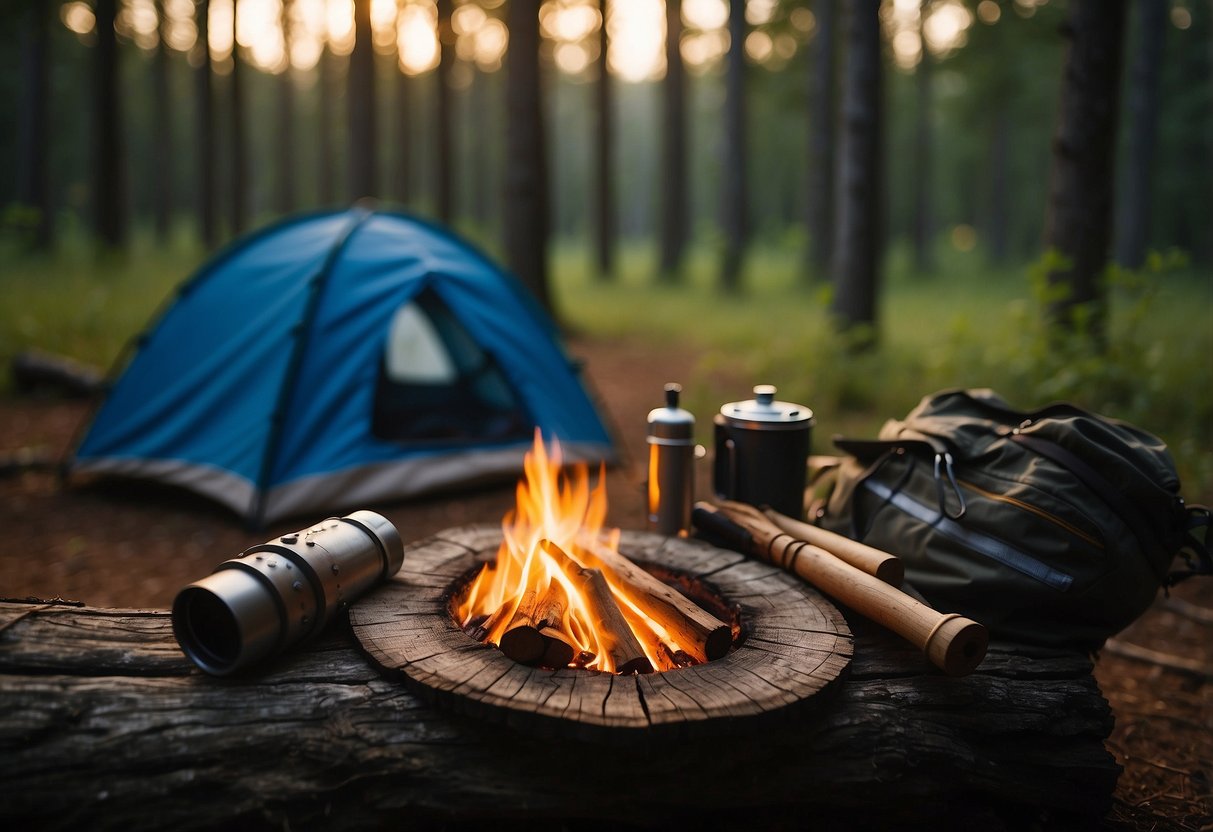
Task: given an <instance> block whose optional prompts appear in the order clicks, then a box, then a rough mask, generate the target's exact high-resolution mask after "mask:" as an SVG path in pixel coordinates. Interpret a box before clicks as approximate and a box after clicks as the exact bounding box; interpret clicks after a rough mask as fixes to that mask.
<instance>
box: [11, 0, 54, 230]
mask: <svg viewBox="0 0 1213 832" xmlns="http://www.w3.org/2000/svg"><path fill="white" fill-rule="evenodd" d="M50 9H51V4H48V3H41V2H35V3H30V4H29V7H28V8H27V9H26V10H25V14H24V19H23V23H22V25H23V28H24V30H25V31H24V32H23V35H24V36H23V37H22V48H21V77H22V88H21V89H22V101H21V109H20V112H21V114H22V117H21V118H20V120H19V134H20V135H19V136H18V146H19V150H18V158H17V180H18V181H17V199H18V201H19V202H20V203H21V204H22V205H24V206H26V207H27V208H29V209H32V210H33V211H34V212H35V214H34V216H33V228H32V232H33V233H32V235H31V238H30V245H31V246H32V247H33V248H35V249H37V250H41V251H45V250H47V249H49V248H50V247H51V242H52V240H53V239H54V220H55V217H54V205H53V203H52V201H51V183H50V164H49V161H48V152H49V149H50V145H49V141H50V25H51V24H50V15H49V11H50Z"/></svg>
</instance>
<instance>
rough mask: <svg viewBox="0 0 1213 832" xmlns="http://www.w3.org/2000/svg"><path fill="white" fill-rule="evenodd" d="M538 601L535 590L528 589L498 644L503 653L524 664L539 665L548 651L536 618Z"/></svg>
mask: <svg viewBox="0 0 1213 832" xmlns="http://www.w3.org/2000/svg"><path fill="white" fill-rule="evenodd" d="M538 601H539V596H538V593H537V592H535V590H533V589H528V590H527V591H526V592H525V593H523V596H522V600H521V601H520V602H519V604H518V609H517V611H516V612H515V613H514V616H513V618H511V619H510V623H509V624H508V625H507V626H506V628H505V632H504V633H502V634H501V640H500V641H499V642H498V643H497V646H498V647H500V648H501V652H502V653H505V654H506V655H507V656H509V657H510V658H511V659H513V660H514V661H516V662H521V663H522V664H530V665H537V664H539V662H540V661H541V660H542V659H543V654H544V651H545V650H547V642H546V641H544V640H543V636H542V635H541V634H540V632H539V627H538V626H537V623H536V620H535V617H534V616H535V607H536V605H537V604H538Z"/></svg>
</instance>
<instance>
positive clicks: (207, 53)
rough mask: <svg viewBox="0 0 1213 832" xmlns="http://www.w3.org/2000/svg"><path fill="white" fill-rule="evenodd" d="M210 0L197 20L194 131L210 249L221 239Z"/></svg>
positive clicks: (201, 228) (203, 231)
mask: <svg viewBox="0 0 1213 832" xmlns="http://www.w3.org/2000/svg"><path fill="white" fill-rule="evenodd" d="M210 5H211V4H210V0H198V6H197V9H196V17H195V23H196V25H197V27H198V41H197V43H196V44H195V45H194V49H195V50H196V54H197V59H196V60H195V61H194V63H195V65H196V66H197V67H198V68H197V69H196V70H194V77H195V84H196V86H195V95H196V99H195V107H196V109H197V115H196V118H197V122H196V124H195V125H194V132H195V134H196V135H197V136H198V151H197V153H198V167H197V182H198V194H197V197H198V233H199V234H200V235H201V236H202V244H203V246H205V247H206V249H207V250H208V251H210V250H212V249H214V248H215V246H216V244H217V243H218V242H219V231H218V222H217V216H216V214H217V210H218V196H217V189H216V187H215V104H214V95H213V92H212V82H213V80H214V73H213V72H212V71H211V50H210V46H209V43H210V35H209V31H210V30H209V27H208V18H209V16H210Z"/></svg>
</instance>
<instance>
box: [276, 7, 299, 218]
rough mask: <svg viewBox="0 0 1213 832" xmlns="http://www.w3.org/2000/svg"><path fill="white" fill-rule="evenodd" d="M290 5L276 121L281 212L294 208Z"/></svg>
mask: <svg viewBox="0 0 1213 832" xmlns="http://www.w3.org/2000/svg"><path fill="white" fill-rule="evenodd" d="M291 5H292V0H282V16H281V18H280V19H281V21H282V42H283V48H284V49H285V50H286V67H285V68H284V69H283V70H282V74H281V75H279V76H278V79H277V80H278V124H277V125H275V131H274V132H275V136H276V141H275V143H274V160H275V162H276V163H277V168H278V172H277V177H276V178H277V180H278V181H277V183H276V184H277V188H276V191H277V194H276V199H275V202H276V203H277V206H276V207H277V209H278V213H279V214H289V213H290V212H291V211H294V210H295V193H296V189H295V79H294V77H293V74H292V71H291Z"/></svg>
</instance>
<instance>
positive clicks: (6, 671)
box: [0, 529, 1118, 830]
mask: <svg viewBox="0 0 1213 832" xmlns="http://www.w3.org/2000/svg"><path fill="white" fill-rule="evenodd" d="M495 534H498V535H499V534H500V533H499V532H495V533H494V530H489V531H487V532H486V531H485V530H475V529H473V530H466V529H465V530H459V531H458V532H457V533H453V534H444V535H442V536H441V539H435V540H433V541H431V543H432V544H433V545H441V546H444V547H447V549H448V550H449V551H450V552H452V553H460V554H459V556H462V555H466V553H467V552H468V551H469V550H471V551H481V550H483V549H484V548H487V547H489V546H491V545H492V539H493V538H494V536H495ZM688 549H693V551H694V553H696V554H695V556H696V557H701V558H702V559H704V560H705V561H706V560H710V559H711V558H710V557H708V556H707V555H705V554H704V553H703V552H701V551H700V548H699V547H690V546H688ZM729 557H730V558H734V557H735V559H732V560H730V562H729V565H728V566H725V567H723V568H721V570H720V573H721V574H722V573H725V572H736V573H737V577H736V578H735V580H737V581H738V582H739V583H741V584H743V585H744V583H745V580H744V579H743V577H742V576H743V575H745V574H752V575H754V576H755V580H761V579H760V578H759V577H758V576H760V575H761V574H762V570H755V571H753V572H751V571H750V570H753V569H754V568H755V567H759V566H762V565H761V564H751V563H749V562H746V561H742V560H741V559H740V556H731V555H730V556H729ZM689 559H690V556H688V560H689ZM404 568H405V569H406V570H407V569H409V563H408V560H407V559H406V562H405V567H404ZM692 571H694V570H692ZM696 574H701V575H703V579H704V580H705V581H714V580H715V579H716V577H718V576H717V575H711V574H704V573H703V572H702V571H700V572H696ZM410 580H415V581H418V582H422V583H426V584H427V585H430V586H432V587H434V588H435V589H436V590H438V591H442V590H443V588H444V587H445V585H446V583H445V580H444V579H443V578H441V577H439V576H433V575H430V576H426V575H423V574H419V573H411V575H410ZM387 591H390V587H385V588H383V589H382V590H380V592H387ZM768 600H769V605H770V608H771V610H772V616H771V621H772V622H774V623H772V624H771V625H770V627H769V628H768V629H767V630H766V631H760V630H759V628H755V631H754V632H752V633H751V634H750V636H749V638H748V639H747V641H746V646H748V647H749V648H751V649H748V650H744V651H743V650H738V651H736V652H735V653H733V654H732V655H731V656H730V658H731V659H732V660H733V661H734V662H736V663H737V669H738V670H739V671H740V670H744V671H746V672H749V673H750V681H748V682H745V683H744V684H747V685H752V686H753V687H754V690H755V691H758V690H762V691H766V690H767V689H768V687H773V688H776V689H779V688H782V687H784V686H786V684H787V681H788V679H792V678H796V675H797V674H798V673H803V672H804V670H805V668H803V667H787V668H783V667H781V666H780V665H779V663H778V662H776V663H775V664H776V667H778V668H779V670H778V671H777V672H771V671H769V668H770V666H771V665H770V663H768V662H767V661H766V659H765V658H764V657H763V656H761V655H760V653H761V652H762V651H763V650H764V649H766V648H764V645H768V644H776V643H777V642H774V641H772V637H773V633H774V631H775V629H776V624H777V623H779V618H780V617H779V615H778V614H777V610H779V609H780V606H781V603H782V602H781V601H780V599H779V597H778V596H773V597H771V598H769V599H768ZM742 603H743V605H744V604H750V605H753V604H757V603H759V601H758V600H757V599H756V598H753V597H751V598H746V599H743V600H742ZM361 609H362V607H361V606H359V610H361ZM398 612H399V611H397V613H394V614H398ZM847 618H848V621H849V622H850V625H851V627H852V629H853V630H854V633H855V642H854V658H853V660H852V664H851V667H850V672H849V673H848V674H846V675H845V676H844V677H843V678H841V679H840V680H839V681H838V682H837V683H836V684H835V685H834V689H833V691H832V693H833V694H834V695H831V696H818V697H815V704H816V706H815V707H812V708H782V709H777V710H775V711H773V712H772V717H771V718H770V719H769V720H766V721H763V720H755V719H753V718H746V719H745V720H739V723H740V724H743V725H745V726H747V727H746V729H745V730H742V731H734V732H729V731H727V730H723V729H722V731H721V732H720V734H719V735H717V734H716V733H715V732H712V731H707V732H703V733H700V734H696V732H689V733H688V734H687V735H686V736H679V737H677V738H676V739H671V737H669V736H663V735H662V734H661V733H660V732H639V734H638V735H639V736H641V739H640V740H639V741H638V742H630V743H620V744H615V743H611V742H602V741H599V740H601V738H602V737H601V731H600V732H599V734H600V736H598V737H595V741H593V742H586V741H582V740H578V739H560V738H553V737H550V736H544V735H542V734H540V733H536V732H535V731H533V730H531V728H530V727H529V726H527V725H518V726H517V727H516V726H515V725H514V724H511V722H512V721H511V720H509V719H507V720H506V723H507V724H505V725H502V724H498V723H495V722H492V721H489V720H485V719H482V718H474V717H471V716H466V715H461V714H459V713H455V712H453V711H452V709H450V708H444V707H439V706H438V705H437V704H434V703H431V702H430V701H429V697H427V696H421V695H418V694H417V693H416V691H415V689H414V688H413V687H412V686H409V685H404V684H401V683H400V682H399V681H397V680H395V679H393V678H385V676H384V674H383V672H382V671H380V670H378V669H377V668H376V667H375V666H374V665H373V664H371V663H369V662H368V661H367V660H366V657H365V656H364V655H363V654H362V653H361V652H360V650H359V648H358V644H357V642H356V641H355V639H354V638H353V637H352V636H351V634H350V631H349V629H348V628H347V627H346V626H344V625H343V624H341V623H339V622H334V625H333V626H331V627H330V628H329V630H328V631H327V632H326V633H325V634H324V635H323V636H322V637H321V638H320V639H319V640H317V641H314V642H311V643H309V644H307V645H304V646H301V647H300V648H299V649H297V650H294V651H292V652H290V653H288V654H286V655H284V656H281V657H279V658H278V659H276V660H274V661H273V662H271V663H269V664H267V665H266V666H265V667H263V668H259V669H257V672H255V673H250V674H245V675H243V676H238V677H234V678H233V677H226V678H214V677H210V676H207V675H205V674H203V673H201V672H200V671H198V670H197V669H196V668H195V667H194V666H193V665H192V664H191V663H190V662H189V661H188V660H187V659H186V658H185V657H184V655H182V654H181V652H180V650H179V649H178V647H177V644H176V642H175V641H174V639H173V636H172V629H171V622H170V618H169V614H168V612H166V611H137V610H101V609H91V608H83V609H79V608H72V607H67V606H57V605H53V604H45V605H30V604H11V603H0V821H3V822H4V825H5V828H10V829H25V828H36V829H78V828H87V829H123V830H127V829H130V830H142V829H168V828H171V829H206V828H232V827H233V826H234V827H237V828H267V829H268V828H275V829H284V828H290V829H309V828H324V829H366V828H401V827H403V828H417V827H419V826H423V825H426V826H442V827H446V828H468V829H470V828H483V827H484V825H485V824H486V823H487V822H489V821H499V820H503V821H506V822H507V825H510V824H512V825H513V826H521V825H523V824H524V823H525V825H527V827H528V828H535V827H537V826H542V827H556V826H560V825H570V824H576V823H578V822H582V823H584V822H585V821H609V822H619V823H624V824H628V825H630V826H632V827H634V828H648V829H663V830H668V829H674V828H685V826H686V824H688V823H695V822H700V823H703V824H708V825H711V826H713V827H719V826H724V825H732V826H735V827H736V828H756V827H760V826H768V827H769V826H778V827H781V828H799V827H800V826H803V824H804V823H805V822H806V819H808V818H812V821H813V826H814V828H818V829H844V828H845V829H854V828H865V827H870V826H873V825H883V826H886V827H887V826H891V825H899V826H903V827H904V826H912V827H914V828H919V827H922V826H926V825H927V824H937V825H939V826H938V828H981V829H998V828H1007V829H1020V828H1026V827H1030V826H1034V825H1035V826H1041V827H1044V828H1047V827H1049V826H1050V825H1052V826H1054V827H1055V828H1074V827H1076V826H1079V825H1081V824H1082V823H1083V822H1090V821H1091V820H1094V819H1098V818H1100V817H1102V816H1103V815H1104V814H1105V813H1106V811H1107V809H1108V807H1109V805H1110V802H1111V793H1112V789H1113V786H1114V784H1115V780H1116V775H1117V771H1118V769H1117V767H1116V765H1115V763H1114V761H1113V759H1112V756H1111V755H1110V754H1109V753H1108V752H1107V751H1106V750H1105V748H1104V745H1103V740H1104V739H1105V738H1106V737H1107V735H1108V733H1109V731H1110V729H1111V726H1112V717H1111V713H1110V710H1109V708H1108V704H1107V702H1106V701H1105V700H1104V699H1103V697H1102V696H1101V695H1100V693H1099V689H1098V686H1097V685H1096V683H1095V681H1094V678H1093V677H1092V675H1091V664H1090V661H1089V660H1088V659H1087V658H1086V657H1085V656H1079V655H1070V654H1040V653H1037V654H1034V655H1032V654H1027V653H1024V652H1023V651H1022V650H1020V649H1019V648H1014V647H1012V646H1008V645H998V644H995V645H993V646H992V647H991V649H990V651H989V653H988V654H987V656H986V659H985V661H984V662H983V663H982V664H981V666H980V667H979V668H978V669H977V671H976V672H974V673H973V674H971V675H969V676H967V677H964V678H959V679H953V678H948V677H946V676H944V675H943V674H942V673H940V672H939V671H938V670H936V669H934V668H933V667H931V666H930V665H929V664H928V663H927V662H926V660H925V659H924V658H923V657H922V656H921V654H920V653H918V652H916V651H915V650H914V648H913V647H910V646H909V645H907V644H905V643H903V642H902V641H901V640H900V639H897V638H896V637H894V636H892V635H890V634H888V633H887V632H885V631H883V630H881V629H880V628H878V627H875V626H873V625H870V624H867V623H866V622H864V621H863V620H862V619H859V618H857V617H854V616H851V615H850V614H849V613H848V615H847ZM789 623H791V622H789ZM414 636H415V634H414ZM414 636H409V635H402V636H401V639H402V640H407V639H408V638H410V637H414ZM456 636H458V638H455V637H456ZM440 638H441V639H443V640H446V639H448V638H449V641H450V644H451V645H453V649H454V650H456V651H460V650H462V651H484V650H485V649H486V648H484V647H483V646H480V645H476V644H475V643H474V642H472V640H471V639H470V638H469V637H468V636H466V635H464V634H463V633H462V632H459V631H458V630H454V631H453V632H452V633H446V632H445V631H443V632H442V633H441V634H440ZM795 638H801V637H800V636H797V637H795ZM803 638H806V639H807V638H809V636H808V635H806V636H804V637H803ZM787 640H788V641H792V640H794V639H787ZM810 641H811V639H810ZM509 664H510V666H509V668H508V669H506V670H505V671H504V672H503V673H499V679H497V680H496V681H495V685H500V686H503V687H504V686H507V685H509V684H513V685H515V686H516V687H518V689H520V690H522V689H524V688H526V685H527V680H528V679H530V678H531V676H532V674H534V673H536V670H535V669H534V668H529V667H524V666H522V665H516V664H514V663H512V662H511V663H509ZM708 667H710V665H705V666H699V667H692V668H687V669H684V670H682V671H678V672H677V673H676V674H673V673H671V674H652V675H649V676H643V677H635V678H631V677H629V678H624V677H604V678H606V679H607V680H608V681H609V683H610V684H611V685H612V686H615V685H619V686H620V689H621V690H623V689H627V690H628V691H629V692H630V691H636V690H643V691H644V694H643V695H644V697H645V699H644V701H645V702H646V704H647V706H648V707H649V708H650V712H651V713H661V712H662V709H663V708H666V709H670V710H678V709H683V710H693V709H694V708H696V707H704V704H703V703H707V706H708V707H711V706H712V700H711V699H710V697H709V696H708V692H707V691H706V690H704V680H703V677H702V673H703V671H705V670H706V669H707V668H708ZM494 672H497V671H494ZM559 673H562V674H567V675H569V678H568V679H567V682H566V681H565V680H562V681H561V682H558V683H552V684H550V685H548V687H547V690H546V693H545V695H546V696H547V698H548V699H557V698H559V700H560V701H563V702H565V703H567V709H568V710H570V712H575V711H576V710H577V709H590V707H591V706H590V702H591V701H595V699H594V697H593V696H588V695H587V693H586V690H585V686H583V685H582V684H581V682H580V681H579V680H582V679H584V678H585V677H586V676H587V674H585V673H580V672H577V671H567V672H566V671H560V672H559ZM663 676H670V677H671V678H676V679H677V680H678V681H677V683H676V684H662V685H660V686H659V685H657V684H656V683H657V680H659V679H661V678H662V677H663ZM737 684H739V685H740V684H743V683H742V682H741V681H738V682H737ZM615 700H616V697H615V696H613V695H612V696H611V697H608V698H607V699H606V701H605V703H604V702H603V701H601V700H597V707H598V708H599V710H601V711H604V712H610V713H615V707H616V706H615V704H614V703H615ZM523 722H525V720H523ZM726 722H727V720H726ZM706 724H708V723H705V725H706ZM671 733H674V729H671ZM631 734H632V735H635V734H637V732H631ZM607 736H610V734H609V732H607ZM624 796H626V797H625V799H620V798H621V797H624Z"/></svg>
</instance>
